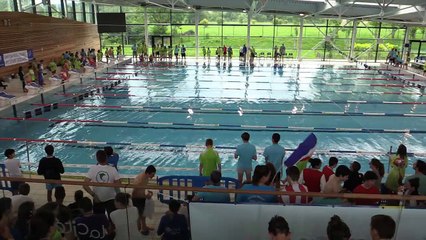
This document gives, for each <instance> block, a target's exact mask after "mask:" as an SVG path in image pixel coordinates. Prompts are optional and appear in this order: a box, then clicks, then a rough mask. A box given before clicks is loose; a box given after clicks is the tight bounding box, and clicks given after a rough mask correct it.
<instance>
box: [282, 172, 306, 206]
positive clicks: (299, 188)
mask: <svg viewBox="0 0 426 240" xmlns="http://www.w3.org/2000/svg"><path fill="white" fill-rule="evenodd" d="M286 174H287V178H286V184H285V185H284V188H283V189H281V191H283V192H308V187H306V186H305V185H302V184H300V183H299V182H298V180H299V177H300V171H299V169H298V168H297V167H296V166H291V167H288V168H287V169H286ZM281 198H282V201H283V202H284V203H285V204H289V203H290V204H306V203H308V197H307V196H288V195H281Z"/></svg>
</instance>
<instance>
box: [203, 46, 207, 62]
mask: <svg viewBox="0 0 426 240" xmlns="http://www.w3.org/2000/svg"><path fill="white" fill-rule="evenodd" d="M202 50H203V57H204V59H206V53H207V51H206V47H205V46H203V49H202Z"/></svg>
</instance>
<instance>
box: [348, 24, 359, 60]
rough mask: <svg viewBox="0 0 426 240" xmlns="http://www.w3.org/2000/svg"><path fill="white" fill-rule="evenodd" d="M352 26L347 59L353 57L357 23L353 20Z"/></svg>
mask: <svg viewBox="0 0 426 240" xmlns="http://www.w3.org/2000/svg"><path fill="white" fill-rule="evenodd" d="M353 24H354V26H353V28H352V39H351V51H350V52H349V58H354V57H355V51H354V50H355V40H356V32H357V25H358V21H357V20H354V22H353Z"/></svg>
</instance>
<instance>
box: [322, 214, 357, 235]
mask: <svg viewBox="0 0 426 240" xmlns="http://www.w3.org/2000/svg"><path fill="white" fill-rule="evenodd" d="M327 236H328V240H349V239H350V238H351V230H350V229H349V227H348V225H346V223H344V222H343V221H342V219H340V217H339V216H337V215H334V216H333V217H331V218H330V222H328V225H327Z"/></svg>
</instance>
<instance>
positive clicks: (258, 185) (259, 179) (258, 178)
mask: <svg viewBox="0 0 426 240" xmlns="http://www.w3.org/2000/svg"><path fill="white" fill-rule="evenodd" d="M270 174H271V172H270V170H269V168H268V167H267V166H266V165H257V166H256V168H255V169H254V173H253V182H252V183H251V184H244V185H243V187H242V188H241V190H258V191H271V192H273V191H275V188H274V187H273V186H267V185H266V182H268V180H269V176H270ZM236 202H238V203H276V202H277V197H276V196H275V195H265V194H262V195H261V194H238V195H237V198H236Z"/></svg>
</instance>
